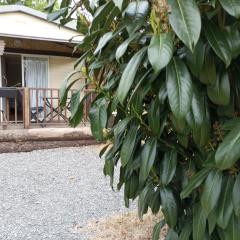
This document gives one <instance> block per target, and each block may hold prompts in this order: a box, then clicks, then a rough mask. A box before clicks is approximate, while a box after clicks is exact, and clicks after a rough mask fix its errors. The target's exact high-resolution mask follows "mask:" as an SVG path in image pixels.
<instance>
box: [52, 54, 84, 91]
mask: <svg viewBox="0 0 240 240" xmlns="http://www.w3.org/2000/svg"><path fill="white" fill-rule="evenodd" d="M75 61H76V59H75V58H69V57H55V56H50V57H49V87H50V88H60V87H61V85H62V83H63V81H64V80H65V78H66V77H67V76H68V74H69V73H71V72H72V71H73V70H74V63H75ZM76 77H77V75H75V76H74V79H75V78H76ZM78 77H80V78H82V79H81V82H82V83H84V78H83V76H82V75H80V74H79V75H78ZM79 85H80V82H77V84H75V85H74V86H73V88H75V89H76V88H78V87H79Z"/></svg>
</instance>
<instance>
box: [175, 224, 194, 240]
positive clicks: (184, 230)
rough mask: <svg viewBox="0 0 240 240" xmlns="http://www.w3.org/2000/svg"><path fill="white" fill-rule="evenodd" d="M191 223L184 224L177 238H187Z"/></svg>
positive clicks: (185, 239) (181, 239)
mask: <svg viewBox="0 0 240 240" xmlns="http://www.w3.org/2000/svg"><path fill="white" fill-rule="evenodd" d="M191 224H192V223H190V222H188V223H186V224H185V226H184V227H183V228H182V229H181V233H180V235H179V238H178V240H189V239H190V236H191V234H192V226H191Z"/></svg>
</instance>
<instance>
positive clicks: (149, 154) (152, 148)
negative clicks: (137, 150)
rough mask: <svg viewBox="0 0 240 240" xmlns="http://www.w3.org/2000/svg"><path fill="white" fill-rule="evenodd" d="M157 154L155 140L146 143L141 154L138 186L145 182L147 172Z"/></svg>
mask: <svg viewBox="0 0 240 240" xmlns="http://www.w3.org/2000/svg"><path fill="white" fill-rule="evenodd" d="M156 153H157V140H156V139H155V138H153V139H149V140H147V141H146V143H145V145H144V147H143V150H142V154H141V166H140V173H139V182H140V185H141V184H143V183H144V182H145V180H146V179H147V177H148V175H149V172H150V170H151V168H152V166H153V164H154V161H155V158H156Z"/></svg>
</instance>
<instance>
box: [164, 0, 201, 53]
mask: <svg viewBox="0 0 240 240" xmlns="http://www.w3.org/2000/svg"><path fill="white" fill-rule="evenodd" d="M168 4H169V5H170V6H171V14H170V16H169V21H170V24H171V26H172V28H173V30H174V32H175V33H176V34H177V36H178V37H179V38H180V39H181V40H182V41H183V42H184V43H185V45H186V46H187V47H188V48H189V49H190V50H191V51H193V49H194V47H195V45H196V44H197V42H198V39H199V36H200V31H201V17H200V12H199V9H198V6H197V3H196V1H194V0H168Z"/></svg>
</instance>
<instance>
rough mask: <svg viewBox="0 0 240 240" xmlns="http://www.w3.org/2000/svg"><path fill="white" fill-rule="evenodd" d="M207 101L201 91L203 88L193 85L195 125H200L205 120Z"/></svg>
mask: <svg viewBox="0 0 240 240" xmlns="http://www.w3.org/2000/svg"><path fill="white" fill-rule="evenodd" d="M204 106H205V103H204V96H203V94H202V93H201V89H198V88H197V87H196V86H194V87H193V97H192V112H193V117H194V123H195V127H200V126H201V124H202V123H203V121H204V116H205V107H204Z"/></svg>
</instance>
